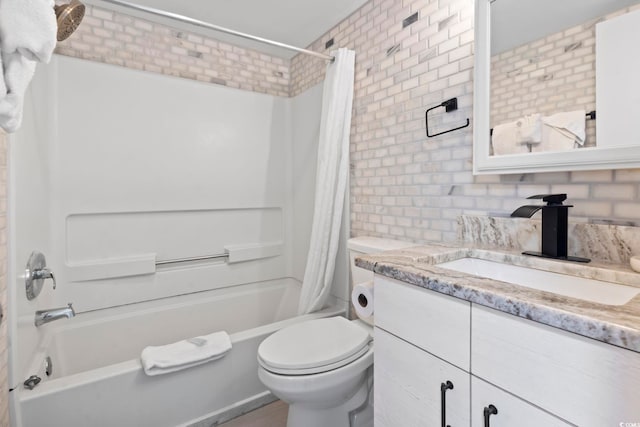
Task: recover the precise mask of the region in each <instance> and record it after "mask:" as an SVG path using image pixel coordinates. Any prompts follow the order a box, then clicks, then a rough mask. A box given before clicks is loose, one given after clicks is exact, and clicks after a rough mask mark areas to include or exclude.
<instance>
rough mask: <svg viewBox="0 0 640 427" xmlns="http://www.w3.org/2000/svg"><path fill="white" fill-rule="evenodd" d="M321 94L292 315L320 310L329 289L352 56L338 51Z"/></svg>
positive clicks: (344, 165)
mask: <svg viewBox="0 0 640 427" xmlns="http://www.w3.org/2000/svg"><path fill="white" fill-rule="evenodd" d="M333 56H334V57H335V58H336V59H335V61H334V62H333V63H331V64H329V65H328V66H327V72H326V76H325V80H324V89H323V93H322V118H321V121H320V138H319V142H318V163H317V172H316V197H315V205H314V212H313V223H312V226H311V242H310V244H309V254H308V255H307V265H306V267H305V271H304V279H303V282H302V292H301V295H300V303H299V305H298V313H299V314H306V313H311V312H314V311H317V310H320V309H321V308H322V307H323V306H324V304H325V302H326V301H327V298H328V296H329V293H330V291H331V281H332V279H333V271H334V268H335V265H336V254H337V252H338V244H339V240H340V224H341V222H342V209H343V207H344V199H345V193H346V188H347V182H348V180H347V178H348V174H349V133H350V132H351V108H352V105H353V80H354V65H355V52H354V51H351V50H348V49H342V48H341V49H338V50H337V51H334V52H333Z"/></svg>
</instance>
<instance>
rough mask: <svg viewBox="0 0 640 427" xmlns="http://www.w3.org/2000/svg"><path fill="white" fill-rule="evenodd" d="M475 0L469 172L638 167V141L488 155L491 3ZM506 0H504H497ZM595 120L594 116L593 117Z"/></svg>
mask: <svg viewBox="0 0 640 427" xmlns="http://www.w3.org/2000/svg"><path fill="white" fill-rule="evenodd" d="M493 1H495V0H475V58H474V83H473V118H474V120H473V174H474V175H486V174H518V173H531V172H564V171H579V170H598V169H609V170H611V169H629V168H640V145H635V146H634V145H629V146H620V147H607V148H598V147H588V148H580V149H575V150H571V151H556V152H546V153H528V154H510V155H503V156H490V155H489V146H490V142H491V141H490V134H489V132H490V125H489V123H490V114H491V108H490V100H491V92H490V91H491V86H490V80H491V3H492V2H493ZM500 1H507V0H500ZM596 120H597V119H596Z"/></svg>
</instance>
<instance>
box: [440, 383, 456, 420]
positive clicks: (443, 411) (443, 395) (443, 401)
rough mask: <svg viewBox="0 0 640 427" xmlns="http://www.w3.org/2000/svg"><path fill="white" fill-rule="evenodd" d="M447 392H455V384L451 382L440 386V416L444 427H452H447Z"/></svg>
mask: <svg viewBox="0 0 640 427" xmlns="http://www.w3.org/2000/svg"><path fill="white" fill-rule="evenodd" d="M447 390H453V383H452V382H451V381H447V382H446V383H441V384H440V415H441V417H442V427H451V426H448V425H447Z"/></svg>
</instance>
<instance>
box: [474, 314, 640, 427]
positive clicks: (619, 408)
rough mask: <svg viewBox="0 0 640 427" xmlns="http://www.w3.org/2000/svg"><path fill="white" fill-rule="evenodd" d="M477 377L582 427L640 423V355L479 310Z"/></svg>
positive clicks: (560, 331) (476, 322)
mask: <svg viewBox="0 0 640 427" xmlns="http://www.w3.org/2000/svg"><path fill="white" fill-rule="evenodd" d="M472 313H473V316H472V320H473V322H472V325H473V333H472V345H471V348H472V365H473V369H472V371H471V372H472V373H473V375H475V376H477V377H479V378H482V379H484V380H485V381H488V382H490V383H491V384H494V385H496V386H498V387H500V388H501V389H503V390H507V391H509V392H510V393H513V394H514V395H516V396H519V397H521V398H522V399H524V400H526V401H527V402H531V403H532V404H534V405H536V406H538V407H540V408H543V409H544V410H546V411H548V412H550V413H552V414H556V415H558V416H559V417H561V418H562V419H564V420H567V421H568V422H570V423H573V424H576V425H579V426H581V427H603V426H618V425H619V424H620V423H638V422H640V354H639V353H636V352H633V351H629V350H625V349H622V348H619V347H614V346H612V345H609V344H605V343H602V342H599V341H595V340H591V339H588V338H585V337H582V336H579V335H576V334H572V333H569V332H566V331H562V330H559V329H556V328H552V327H549V326H546V325H542V324H539V323H536V322H532V321H530V320H526V319H521V318H519V317H515V316H512V315H509V314H505V313H500V312H498V311H496V310H492V309H489V308H485V307H479V306H477V305H475V304H474V305H473V310H472Z"/></svg>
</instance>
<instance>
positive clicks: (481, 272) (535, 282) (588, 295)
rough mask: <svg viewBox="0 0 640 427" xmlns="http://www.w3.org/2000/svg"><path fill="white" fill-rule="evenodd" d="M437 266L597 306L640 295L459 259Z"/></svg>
mask: <svg viewBox="0 0 640 427" xmlns="http://www.w3.org/2000/svg"><path fill="white" fill-rule="evenodd" d="M437 266H438V267H442V268H448V269H449V270H455V271H459V272H462V273H468V274H473V275H475V276H480V277H486V278H489V279H494V280H500V281H502V282H507V283H512V284H514V285H519V286H524V287H527V288H533V289H538V290H540V291H547V292H552V293H554V294H559V295H564V296H567V297H572V298H578V299H581V300H585V301H591V302H596V303H599V304H607V305H624V304H626V303H627V302H629V300H631V299H632V298H633V297H635V296H636V295H638V294H639V293H640V288H634V287H632V286H625V285H619V284H617V283H611V282H603V281H601V280H594V279H585V278H582V277H576V276H569V275H567V274H560V273H553V272H550V271H543V270H536V269H534V268H528V267H520V266H518V265H511V264H503V263H500V262H495V261H486V260H483V259H477V258H460V259H457V260H455V261H450V262H444V263H441V264H437Z"/></svg>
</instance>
